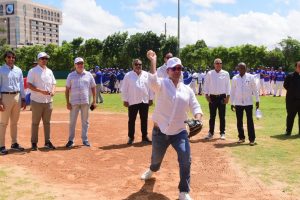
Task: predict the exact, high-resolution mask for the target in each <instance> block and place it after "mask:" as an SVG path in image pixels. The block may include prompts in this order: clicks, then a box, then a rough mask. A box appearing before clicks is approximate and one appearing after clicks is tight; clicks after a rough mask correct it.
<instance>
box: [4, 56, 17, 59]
mask: <svg viewBox="0 0 300 200" xmlns="http://www.w3.org/2000/svg"><path fill="white" fill-rule="evenodd" d="M6 58H8V59H16V57H15V56H6Z"/></svg>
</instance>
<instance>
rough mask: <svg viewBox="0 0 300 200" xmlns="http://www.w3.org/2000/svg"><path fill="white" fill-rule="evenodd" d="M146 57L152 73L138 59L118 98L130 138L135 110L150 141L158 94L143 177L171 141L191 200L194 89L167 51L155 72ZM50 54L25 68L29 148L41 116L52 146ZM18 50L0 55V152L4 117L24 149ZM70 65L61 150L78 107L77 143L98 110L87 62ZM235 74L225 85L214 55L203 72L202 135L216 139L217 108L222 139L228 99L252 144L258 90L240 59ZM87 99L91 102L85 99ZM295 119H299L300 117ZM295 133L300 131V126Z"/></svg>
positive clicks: (299, 104)
mask: <svg viewBox="0 0 300 200" xmlns="http://www.w3.org/2000/svg"><path fill="white" fill-rule="evenodd" d="M147 57H148V59H149V60H150V62H151V67H150V72H149V73H147V72H145V71H143V70H142V62H141V60H139V59H135V60H133V62H132V67H133V70H132V71H130V72H128V73H127V74H126V75H125V77H124V84H123V86H122V99H123V104H124V106H125V107H128V116H129V120H128V142H127V144H129V145H131V144H132V143H133V142H134V132H135V120H136V116H137V113H140V117H141V131H142V141H143V142H146V143H150V142H151V141H150V140H149V138H148V136H147V135H148V134H147V129H148V127H147V121H148V110H149V106H151V105H152V103H153V99H154V96H156V107H155V109H154V112H153V116H152V118H153V121H154V126H153V129H152V156H151V164H150V167H149V169H147V170H146V171H145V173H144V174H143V175H142V176H141V178H142V179H143V180H147V179H149V178H151V177H152V175H153V174H154V172H157V171H158V170H159V169H160V166H161V163H162V160H163V157H164V155H165V153H166V151H167V148H168V147H169V146H170V145H172V146H173V148H174V149H175V150H176V152H177V155H178V162H179V168H180V182H179V186H178V188H179V199H180V200H190V199H191V197H190V195H189V191H190V166H191V153H190V145H189V139H188V136H187V135H188V134H187V130H186V126H185V124H184V121H185V120H186V119H187V117H188V115H187V113H188V111H189V110H190V111H192V113H193V116H194V118H195V119H198V120H201V119H202V115H203V112H202V110H201V107H200V104H199V102H198V101H197V99H196V96H195V93H194V91H193V90H192V89H191V88H190V87H189V86H187V85H185V84H184V83H183V78H182V77H183V74H182V70H183V65H182V63H181V60H180V59H179V58H176V57H173V56H172V54H170V53H168V54H166V56H165V64H164V65H163V66H161V67H160V68H158V69H157V70H156V63H157V57H156V54H155V52H153V51H151V50H150V51H148V53H147ZM49 58H50V57H49V55H47V54H46V53H45V52H41V53H39V54H38V56H37V59H38V65H37V66H35V67H33V68H32V69H30V70H29V72H28V77H27V84H28V87H29V89H30V90H31V109H32V123H31V144H32V150H33V151H36V150H37V143H38V127H39V123H40V121H41V119H42V121H43V124H44V134H45V148H48V149H55V147H54V146H53V144H52V143H51V140H50V119H51V114H52V109H53V106H52V101H53V98H52V97H53V96H54V95H55V85H56V80H55V78H54V75H53V72H52V71H51V69H49V68H48V67H47V62H48V59H49ZM15 59H16V55H15V54H14V53H13V52H11V51H8V52H6V53H5V55H4V60H5V65H4V66H2V67H1V68H0V93H1V96H0V112H1V115H0V154H3V155H4V154H7V153H8V151H7V149H6V148H5V132H6V127H7V125H8V121H9V119H10V120H11V122H10V123H11V127H10V128H11V131H10V133H11V138H12V145H11V148H12V149H14V150H18V151H24V148H23V147H21V146H20V145H19V143H18V141H17V123H18V120H19V115H20V108H21V107H22V108H23V109H25V108H26V104H25V92H24V83H23V75H22V71H21V69H20V68H18V67H17V66H15V65H14V63H15ZM74 65H75V70H74V71H73V72H71V73H70V74H69V75H68V78H67V83H66V91H65V97H66V102H67V109H68V110H70V125H69V139H68V142H67V144H66V147H68V148H71V147H73V145H74V139H75V125H76V120H77V117H78V114H79V112H81V121H82V134H81V137H82V142H83V145H85V146H90V143H89V141H88V137H87V130H88V127H89V120H88V118H89V109H91V110H93V109H95V108H96V106H97V105H96V85H97V84H96V82H95V79H94V77H93V75H92V74H91V73H90V72H88V71H86V70H85V69H84V60H83V58H81V57H77V58H76V59H75V60H74ZM295 68H296V69H295V72H294V73H293V74H290V75H289V76H288V77H287V78H286V80H285V82H284V87H285V88H286V89H287V101H286V106H287V112H288V116H287V129H286V135H291V130H292V126H293V122H294V118H295V115H296V114H297V113H298V115H299V116H300V96H299V89H300V62H297V63H296V65H295ZM238 71H239V74H237V75H236V76H234V77H233V79H232V83H231V84H230V77H229V73H228V72H227V71H225V70H223V69H222V60H221V59H220V58H217V59H215V60H214V69H213V70H211V71H209V72H207V74H206V76H205V82H204V94H205V97H206V99H207V101H208V103H209V112H210V119H209V132H208V135H207V136H206V137H205V139H207V140H210V139H212V138H213V136H214V129H215V118H216V113H217V110H218V113H219V118H220V139H223V140H225V112H226V104H228V103H229V101H230V102H231V109H232V111H235V112H236V118H237V129H238V137H239V140H238V143H243V142H245V135H244V129H243V112H244V111H245V112H246V116H247V128H248V136H249V141H250V145H251V146H252V145H254V144H255V143H254V142H255V131H254V123H253V117H252V115H253V114H252V112H253V100H252V98H253V96H255V98H256V109H258V108H259V92H258V88H257V84H256V83H255V77H254V76H253V75H251V74H249V73H247V66H246V64H245V63H239V64H238ZM90 96H92V102H90ZM299 124H300V120H299ZM299 132H300V131H299Z"/></svg>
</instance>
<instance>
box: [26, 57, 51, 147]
mask: <svg viewBox="0 0 300 200" xmlns="http://www.w3.org/2000/svg"><path fill="white" fill-rule="evenodd" d="M49 58H50V56H49V55H48V54H46V53H45V52H40V53H39V54H38V56H37V59H38V65H37V66H35V67H34V68H32V69H31V70H29V72H28V76H27V82H28V87H29V89H30V90H31V109H32V123H31V144H32V148H31V149H32V151H36V150H37V143H38V131H39V124H40V121H41V119H42V120H43V124H44V135H45V148H46V149H55V147H54V146H53V144H52V143H51V141H50V120H51V114H52V110H53V106H52V101H53V96H54V94H55V85H56V80H55V78H54V75H53V72H52V70H51V69H49V68H48V67H47V63H48V59H49Z"/></svg>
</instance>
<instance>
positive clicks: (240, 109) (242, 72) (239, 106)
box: [230, 63, 259, 146]
mask: <svg viewBox="0 0 300 200" xmlns="http://www.w3.org/2000/svg"><path fill="white" fill-rule="evenodd" d="M238 66H239V74H238V75H236V76H235V77H233V79H232V84H231V92H230V99H231V100H230V101H231V110H232V111H236V119H237V129H238V133H239V141H238V143H243V142H245V134H244V128H243V114H244V110H245V112H246V116H247V130H248V137H249V141H250V145H251V146H253V145H254V144H255V143H254V141H255V130H254V123H253V117H252V115H253V114H252V112H253V100H252V96H255V98H256V109H258V108H259V94H258V90H257V87H256V83H255V78H254V76H252V75H251V74H249V73H246V71H247V67H246V64H245V63H239V64H238Z"/></svg>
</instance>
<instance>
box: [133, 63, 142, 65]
mask: <svg viewBox="0 0 300 200" xmlns="http://www.w3.org/2000/svg"><path fill="white" fill-rule="evenodd" d="M134 65H135V66H142V64H141V63H134Z"/></svg>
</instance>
